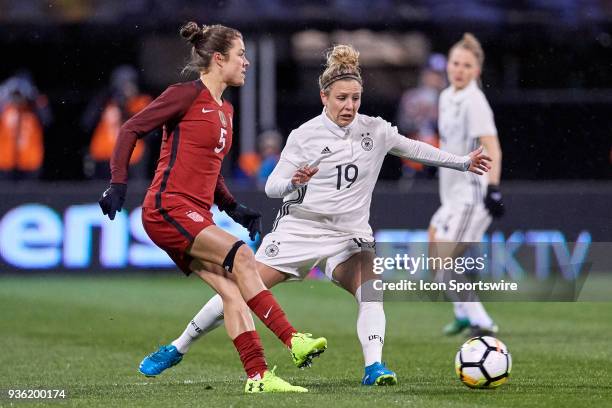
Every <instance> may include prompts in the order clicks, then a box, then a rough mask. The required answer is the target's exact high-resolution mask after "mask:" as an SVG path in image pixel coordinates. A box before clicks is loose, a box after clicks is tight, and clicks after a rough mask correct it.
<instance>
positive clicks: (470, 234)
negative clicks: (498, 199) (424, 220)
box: [429, 204, 492, 242]
mask: <svg viewBox="0 0 612 408" xmlns="http://www.w3.org/2000/svg"><path fill="white" fill-rule="evenodd" d="M491 220H492V218H491V215H490V214H489V211H488V210H487V209H486V208H485V206H484V205H482V204H478V205H472V204H457V205H452V206H451V205H448V204H447V205H443V206H442V207H440V208H438V211H436V213H435V214H434V215H433V217H431V221H430V223H429V224H430V225H431V226H433V227H434V228H435V229H436V236H435V237H436V239H437V240H440V241H449V242H480V241H481V240H482V236H483V235H484V233H485V231H486V230H487V228H489V225H490V224H491Z"/></svg>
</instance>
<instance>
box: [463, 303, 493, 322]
mask: <svg viewBox="0 0 612 408" xmlns="http://www.w3.org/2000/svg"><path fill="white" fill-rule="evenodd" d="M463 308H464V310H465V313H466V314H467V317H468V319H470V324H471V325H472V326H480V327H485V328H489V327H491V326H493V320H492V319H491V316H489V314H488V313H487V311H486V310H485V308H484V306H482V303H480V302H465V303H463Z"/></svg>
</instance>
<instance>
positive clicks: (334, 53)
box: [327, 45, 359, 68]
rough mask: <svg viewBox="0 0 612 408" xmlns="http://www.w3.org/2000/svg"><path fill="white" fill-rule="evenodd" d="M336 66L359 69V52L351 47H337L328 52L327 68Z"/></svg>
mask: <svg viewBox="0 0 612 408" xmlns="http://www.w3.org/2000/svg"><path fill="white" fill-rule="evenodd" d="M334 65H340V66H345V67H353V68H359V51H357V50H356V49H354V48H353V47H351V46H350V45H336V46H335V47H334V48H332V49H331V50H330V51H328V52H327V66H328V67H331V66H334Z"/></svg>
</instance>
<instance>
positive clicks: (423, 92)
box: [397, 54, 447, 177]
mask: <svg viewBox="0 0 612 408" xmlns="http://www.w3.org/2000/svg"><path fill="white" fill-rule="evenodd" d="M445 69H446V58H445V57H444V56H443V55H441V54H433V55H431V56H430V57H429V59H428V61H427V66H425V67H424V68H423V70H422V71H421V73H420V75H419V84H418V86H417V87H416V88H412V89H408V90H407V91H406V92H404V94H403V95H402V99H401V100H400V106H399V108H398V111H397V128H398V129H399V131H400V132H401V133H402V134H405V135H406V136H408V137H409V138H411V139H415V140H419V141H421V142H425V143H429V144H430V145H432V146H435V147H438V145H439V141H438V100H439V97H440V92H442V90H443V89H444V88H445V87H446V85H447V83H446V78H445ZM402 162H403V173H404V176H409V177H414V175H415V174H414V173H415V172H424V173H425V174H426V175H428V176H434V175H435V167H426V166H424V165H422V164H421V163H415V162H413V161H410V160H406V159H403V160H402Z"/></svg>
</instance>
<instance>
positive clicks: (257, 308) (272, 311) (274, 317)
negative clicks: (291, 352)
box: [247, 290, 297, 347]
mask: <svg viewBox="0 0 612 408" xmlns="http://www.w3.org/2000/svg"><path fill="white" fill-rule="evenodd" d="M247 305H249V307H250V308H251V310H252V311H253V313H255V314H256V315H257V317H259V320H261V321H262V322H263V323H264V324H265V325H266V326H268V329H270V330H272V332H274V334H276V337H278V338H279V339H280V341H282V342H283V343H285V345H286V346H287V347H291V335H292V334H293V333H297V330H295V329H294V328H293V326H291V323H289V321H288V320H287V316H285V312H283V309H281V307H280V305H279V304H278V303H277V302H276V299H274V296H273V295H272V292H270V291H269V290H262V291H261V292H259V293H258V294H257V295H255V296H254V297H253V298H251V300H249V301H248V302H247Z"/></svg>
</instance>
